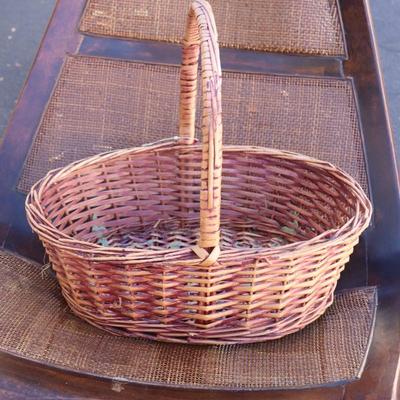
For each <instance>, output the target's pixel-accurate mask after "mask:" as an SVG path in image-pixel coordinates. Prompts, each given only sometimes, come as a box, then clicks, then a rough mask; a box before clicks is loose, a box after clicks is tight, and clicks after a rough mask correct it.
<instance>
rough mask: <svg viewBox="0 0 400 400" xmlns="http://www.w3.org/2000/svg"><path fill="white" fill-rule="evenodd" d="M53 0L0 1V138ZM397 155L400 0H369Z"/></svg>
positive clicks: (399, 134) (399, 132)
mask: <svg viewBox="0 0 400 400" xmlns="http://www.w3.org/2000/svg"><path fill="white" fill-rule="evenodd" d="M55 2H56V0H0V5H1V14H0V43H1V45H0V137H1V134H2V132H3V131H4V129H5V127H6V125H7V121H8V118H9V116H10V113H11V111H12V110H13V108H14V106H15V103H16V101H17V98H18V94H19V92H20V90H21V88H22V86H23V83H24V80H25V78H26V75H27V73H28V71H29V67H30V65H31V64H32V62H33V59H34V57H35V54H36V51H37V48H38V45H39V43H40V39H41V37H42V35H43V33H44V31H45V29H46V25H47V22H48V20H49V18H50V16H51V12H52V10H53V7H54V5H55ZM370 5H371V10H372V14H373V19H374V25H375V32H376V37H377V41H378V47H379V52H380V56H381V65H382V69H383V75H384V81H385V87H386V94H387V99H388V104H389V111H390V115H391V120H392V127H393V131H394V133H395V137H396V141H397V149H398V154H399V155H400V112H399V110H400V0H370Z"/></svg>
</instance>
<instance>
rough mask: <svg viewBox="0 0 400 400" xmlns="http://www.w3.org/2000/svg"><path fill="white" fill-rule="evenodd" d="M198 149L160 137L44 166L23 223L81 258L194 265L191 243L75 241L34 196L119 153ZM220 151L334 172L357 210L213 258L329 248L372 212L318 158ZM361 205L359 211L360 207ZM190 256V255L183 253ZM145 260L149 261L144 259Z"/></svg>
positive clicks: (360, 227)
mask: <svg viewBox="0 0 400 400" xmlns="http://www.w3.org/2000/svg"><path fill="white" fill-rule="evenodd" d="M180 149H182V150H190V151H193V150H198V151H201V150H202V145H201V144H190V145H188V144H184V145H182V144H180V143H178V138H175V137H174V138H172V139H171V140H170V141H168V140H167V141H165V140H163V141H162V142H160V143H158V142H157V143H155V144H154V143H152V144H149V145H143V146H140V147H132V148H127V149H122V150H113V151H108V152H104V153H101V154H98V155H95V156H90V157H87V158H84V159H81V160H77V161H75V162H73V163H70V164H69V165H67V166H65V167H61V168H57V169H53V170H50V171H49V172H48V173H47V174H46V175H45V176H44V177H43V178H42V179H40V180H39V181H38V182H36V183H35V184H34V185H33V186H32V188H31V190H30V192H29V193H28V196H27V197H26V201H25V209H26V213H27V217H28V221H29V223H30V225H31V227H32V229H33V230H34V231H35V232H36V233H37V234H38V235H39V236H40V237H41V239H42V238H45V239H46V240H47V241H49V242H51V243H53V244H54V245H55V246H57V247H59V248H63V249H64V250H70V251H71V250H72V251H79V253H80V254H81V256H82V257H84V258H87V255H89V256H91V257H93V258H95V259H96V260H107V261H111V259H112V260H113V261H114V260H115V261H119V262H120V261H122V259H123V260H126V259H129V255H131V256H132V257H134V259H135V262H140V259H141V258H143V263H145V262H146V260H147V262H156V261H162V262H163V263H168V262H169V261H172V262H173V261H177V260H179V261H180V262H181V263H192V264H194V263H196V262H198V261H199V260H198V258H196V257H195V256H193V254H192V247H184V248H180V249H157V250H150V249H132V248H124V247H118V246H107V247H106V246H102V245H101V244H97V243H91V242H87V241H83V240H80V239H77V238H75V237H73V236H70V235H67V234H65V233H64V232H62V231H61V230H59V229H58V228H56V227H55V226H54V225H53V224H52V223H51V221H50V220H48V219H47V218H46V217H45V215H44V211H43V209H42V207H41V204H40V200H41V195H42V194H43V193H44V192H45V191H46V189H47V188H49V187H50V186H52V185H53V184H55V183H57V182H59V181H60V180H63V179H66V177H67V176H68V174H70V173H73V172H76V171H78V170H79V169H82V168H87V167H90V166H93V165H96V164H98V163H104V162H110V161H113V160H115V159H118V158H119V157H122V156H126V155H128V154H129V155H132V156H134V155H139V154H142V153H145V152H163V151H177V150H180ZM223 151H224V152H229V153H237V152H242V153H247V154H254V155H257V154H260V155H268V156H271V157H274V158H280V159H284V160H287V161H297V162H303V163H305V164H307V165H312V166H313V167H314V168H322V169H324V170H327V171H330V172H335V174H336V178H340V180H341V181H342V183H344V184H345V185H346V187H347V188H348V190H349V191H351V192H352V194H353V195H354V196H355V197H356V199H357V200H358V202H357V208H359V213H358V214H359V218H358V219H356V216H353V217H352V218H350V219H349V220H348V221H346V223H345V224H344V225H342V226H340V227H337V228H334V229H329V230H327V231H324V232H322V233H320V234H318V235H317V236H315V237H313V238H310V239H306V240H300V241H295V242H292V243H288V244H285V245H280V246H276V247H260V248H245V247H244V248H238V249H225V250H221V254H220V256H219V260H221V261H222V260H224V259H225V258H227V257H229V259H231V258H232V257H235V258H236V259H237V258H242V257H249V256H251V255H257V257H260V256H261V257H263V256H264V257H270V256H279V254H281V253H285V254H287V253H288V252H289V251H291V252H293V257H295V256H296V254H298V253H299V252H300V253H303V252H305V251H307V250H308V251H309V250H310V248H309V247H310V246H312V249H313V250H318V249H320V248H324V247H326V246H327V245H329V247H331V246H334V245H336V244H339V243H340V242H342V241H343V239H344V238H347V237H352V236H354V239H356V238H357V237H358V236H359V235H360V234H361V233H362V232H363V231H364V230H365V229H366V228H367V227H368V226H369V223H370V220H371V216H372V204H371V202H370V200H369V199H368V197H367V195H366V194H365V192H364V191H363V189H362V188H361V186H360V185H359V183H358V182H357V181H356V180H355V179H354V178H352V177H351V176H350V175H349V174H348V173H347V172H345V171H343V170H342V169H341V168H339V167H336V166H335V165H333V164H332V163H330V162H327V161H322V160H319V159H316V158H313V157H310V156H305V155H303V154H300V153H296V152H292V151H287V150H277V149H273V148H268V147H262V146H241V145H240V146H239V145H223ZM360 208H361V210H360ZM190 255H192V256H193V259H188V258H187V257H188V256H190ZM149 258H150V259H151V260H149Z"/></svg>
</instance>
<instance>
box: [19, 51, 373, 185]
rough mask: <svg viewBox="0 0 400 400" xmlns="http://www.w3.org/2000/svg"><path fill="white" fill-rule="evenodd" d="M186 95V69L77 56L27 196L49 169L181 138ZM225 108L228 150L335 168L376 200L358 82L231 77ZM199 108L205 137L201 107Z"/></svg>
mask: <svg viewBox="0 0 400 400" xmlns="http://www.w3.org/2000/svg"><path fill="white" fill-rule="evenodd" d="M178 96H179V69H178V68H177V67H172V66H157V65H147V64H141V63H133V62H127V61H117V60H110V59H103V58H93V57H81V56H78V57H76V56H74V57H68V58H67V60H66V63H65V66H64V69H63V71H62V74H61V76H60V79H59V82H58V84H57V87H56V89H55V91H54V95H53V97H52V99H51V101H50V103H49V106H48V108H47V110H46V112H45V114H44V116H43V121H42V123H41V126H40V128H39V131H38V133H37V136H36V138H35V140H34V143H33V146H32V150H31V152H30V154H29V156H28V158H27V160H26V163H25V166H24V169H23V172H22V175H21V179H20V182H19V184H18V188H19V190H21V191H23V192H28V191H29V190H30V188H31V187H32V185H33V184H34V183H35V182H36V181H37V180H39V179H41V178H42V177H43V176H44V175H46V173H47V172H48V171H49V170H51V169H54V168H58V167H64V166H65V165H67V164H69V163H71V162H73V161H76V160H79V159H81V158H85V157H89V156H93V155H95V154H97V153H100V152H104V151H109V150H113V149H121V148H125V147H134V146H140V145H142V144H143V143H151V142H155V141H157V140H160V139H163V138H167V137H171V136H173V135H174V134H175V132H176V131H177V127H178V116H179V105H178V102H173V101H171V99H173V98H178ZM222 100H223V122H224V127H225V128H224V142H225V143H227V144H235V145H241V144H244V145H256V146H265V147H273V148H279V149H285V150H290V151H295V152H299V153H303V154H306V155H308V156H312V157H315V158H319V159H322V160H325V161H329V162H331V163H333V164H335V165H337V166H339V167H341V168H343V169H344V170H345V171H346V172H348V173H349V174H350V175H352V176H353V177H354V178H355V179H356V180H357V181H358V182H359V183H360V184H361V186H362V188H363V189H364V191H368V184H367V175H366V169H365V161H364V154H363V148H362V143H361V132H360V127H359V125H358V121H357V111H356V106H355V100H354V94H353V90H352V83H351V82H350V81H348V80H339V79H313V78H305V77H287V76H274V75H259V74H243V73H232V72H225V73H223V92H222ZM197 106H198V107H197V116H198V118H197V123H196V127H197V129H196V133H197V136H198V137H199V136H200V134H201V132H200V128H201V119H200V117H201V109H200V102H199V101H198V104H197ZM239 132H240V134H239ZM338 143H340V146H338ZM343 149H346V151H343Z"/></svg>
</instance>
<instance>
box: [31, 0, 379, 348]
mask: <svg viewBox="0 0 400 400" xmlns="http://www.w3.org/2000/svg"><path fill="white" fill-rule="evenodd" d="M183 43H184V46H183V63H182V69H181V96H180V128H179V133H180V136H179V138H176V139H173V140H168V141H166V142H164V143H158V144H151V145H148V146H144V147H140V148H133V149H127V150H120V151H114V152H110V153H107V154H102V155H98V156H95V157H92V158H89V159H86V160H83V161H78V162H75V163H73V164H71V165H69V166H67V167H65V168H63V169H58V170H54V171H51V172H49V173H48V174H47V176H46V177H45V178H43V179H42V180H41V181H39V182H38V183H37V184H36V185H35V186H34V187H33V188H32V190H31V192H30V194H29V196H28V198H27V201H26V210H27V215H28V219H29V222H30V224H31V226H32V228H33V229H34V231H35V232H37V233H38V235H39V236H40V239H41V240H42V242H43V244H44V246H45V248H46V250H47V253H48V255H49V258H50V261H51V263H52V265H53V268H54V270H55V271H56V274H57V277H58V280H59V282H60V285H61V288H62V292H63V295H64V297H65V299H66V300H67V302H68V304H69V305H70V307H71V308H72V310H73V311H74V312H75V314H77V315H78V316H80V317H82V318H83V319H85V320H86V321H88V322H89V323H91V324H93V325H96V326H98V327H100V328H103V329H106V330H108V331H110V332H113V333H116V334H120V335H126V336H135V337H142V338H149V339H156V340H162V341H169V342H180V343H201V344H227V343H249V342H257V341H264V340H269V339H275V338H279V337H282V336H284V335H287V334H289V333H292V332H295V331H298V330H299V329H301V328H303V327H304V326H305V325H307V324H309V323H310V322H312V321H314V320H315V319H317V318H318V317H319V316H320V315H321V314H322V313H323V312H324V311H325V310H326V308H327V307H328V306H329V305H330V304H331V303H332V300H333V292H334V289H335V286H336V283H337V280H338V278H339V275H340V272H341V271H342V270H343V268H344V265H345V263H346V262H347V261H348V259H349V256H350V254H351V253H352V251H353V247H354V246H355V245H356V244H357V242H358V238H359V236H360V234H361V233H362V232H363V230H364V229H366V227H367V226H368V224H369V221H370V218H371V212H372V210H371V205H370V202H369V201H368V199H367V197H366V195H365V194H364V193H363V191H362V189H361V188H360V186H359V185H358V184H357V183H356V182H355V181H354V180H353V179H352V178H351V177H350V176H348V175H347V174H345V173H344V172H342V171H341V170H339V169H337V168H335V167H334V166H332V165H331V164H329V163H327V162H323V161H318V160H315V159H312V158H309V157H305V156H302V155H299V154H294V153H290V152H285V151H278V150H272V149H266V148H260V147H250V146H225V147H224V148H223V149H222V122H221V66H220V59H219V50H218V42H217V32H216V28H215V22H214V18H213V14H212V10H211V8H210V6H209V4H208V3H207V2H206V1H204V0H196V1H194V2H193V3H192V5H191V8H190V12H189V18H188V23H187V27H186V34H185V38H184V42H183ZM200 49H201V53H202V80H203V86H202V92H203V125H202V133H203V144H202V145H198V144H196V143H195V139H194V130H195V103H196V90H197V76H198V58H199V54H200ZM239 134H240V133H239ZM222 150H223V155H224V160H223V161H222ZM221 178H222V182H223V191H222V193H221Z"/></svg>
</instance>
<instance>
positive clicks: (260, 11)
mask: <svg viewBox="0 0 400 400" xmlns="http://www.w3.org/2000/svg"><path fill="white" fill-rule="evenodd" d="M189 3H190V0H167V1H166V0H145V1H143V0H140V1H139V0H89V1H88V4H87V7H86V11H85V13H84V17H83V18H82V21H81V26H80V29H81V30H82V31H83V32H87V33H91V34H97V35H105V36H115V37H123V38H131V39H152V40H162V41H170V42H179V41H180V40H181V39H182V37H183V31H184V27H185V18H186V14H187V11H188V8H189ZM210 3H211V5H212V6H213V10H214V12H215V17H216V22H217V27H218V32H219V37H220V42H221V45H222V46H226V47H238V48H245V49H255V50H263V51H274V52H283V53H305V54H321V55H329V56H343V55H344V54H345V47H344V44H343V34H342V29H341V23H340V17H339V10H338V8H337V3H336V0H268V1H266V0H253V1H251V2H248V1H243V0H229V1H227V0H210Z"/></svg>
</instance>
